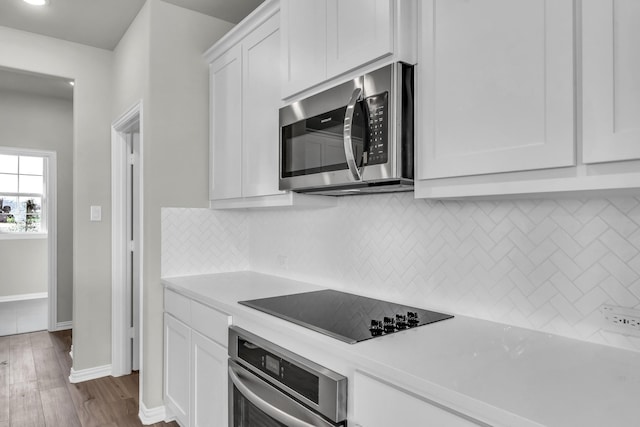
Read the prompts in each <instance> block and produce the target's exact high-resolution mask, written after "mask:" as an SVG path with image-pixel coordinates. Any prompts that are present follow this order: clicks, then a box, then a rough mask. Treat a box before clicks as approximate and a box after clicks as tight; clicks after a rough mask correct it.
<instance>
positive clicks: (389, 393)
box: [354, 373, 483, 427]
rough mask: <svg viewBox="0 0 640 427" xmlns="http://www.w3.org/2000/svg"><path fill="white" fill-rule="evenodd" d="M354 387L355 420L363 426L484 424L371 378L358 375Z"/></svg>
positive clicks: (455, 426)
mask: <svg viewBox="0 0 640 427" xmlns="http://www.w3.org/2000/svg"><path fill="white" fill-rule="evenodd" d="M354 387H355V393H354V394H355V396H354V409H355V416H354V419H355V425H358V426H360V427H389V426H425V427H428V426H434V427H436V426H447V427H471V426H475V427H477V426H478V425H483V424H478V423H474V422H472V421H470V418H469V419H467V418H465V416H464V415H458V414H457V413H455V412H452V411H448V410H446V409H444V408H441V407H438V406H435V405H434V404H431V403H429V402H427V401H426V400H422V399H419V398H418V397H415V396H413V395H411V394H408V393H405V392H403V391H402V390H400V389H397V388H395V387H393V386H390V385H387V384H384V383H382V382H379V381H377V380H375V379H373V378H371V377H369V376H367V375H363V374H360V373H356V376H355V386H354Z"/></svg>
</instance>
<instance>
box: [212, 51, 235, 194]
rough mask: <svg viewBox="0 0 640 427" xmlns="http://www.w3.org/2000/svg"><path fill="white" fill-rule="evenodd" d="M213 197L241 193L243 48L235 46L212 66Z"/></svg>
mask: <svg viewBox="0 0 640 427" xmlns="http://www.w3.org/2000/svg"><path fill="white" fill-rule="evenodd" d="M209 73H210V90H211V103H210V104H211V111H210V114H211V116H210V117H211V130H210V132H211V149H210V156H211V158H210V160H209V161H210V168H209V174H210V183H209V193H210V194H209V197H210V199H211V200H216V199H228V198H233V197H241V196H242V169H241V168H240V164H241V162H242V50H241V46H240V45H238V46H234V47H233V48H231V49H229V51H227V52H226V53H225V54H223V55H222V56H221V57H219V58H218V59H216V60H215V61H214V62H213V63H212V64H211V66H210V71H209Z"/></svg>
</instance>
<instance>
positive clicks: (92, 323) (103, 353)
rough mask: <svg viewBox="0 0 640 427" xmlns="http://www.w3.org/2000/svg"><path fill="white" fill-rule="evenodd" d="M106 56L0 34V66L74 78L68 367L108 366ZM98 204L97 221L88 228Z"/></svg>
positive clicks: (108, 101) (44, 39)
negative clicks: (70, 355) (70, 348)
mask: <svg viewBox="0 0 640 427" xmlns="http://www.w3.org/2000/svg"><path fill="white" fill-rule="evenodd" d="M112 56H113V53H112V52H110V51H106V50H102V49H96V48H91V47H88V46H84V45H80V44H76V43H71V42H66V41H62V40H58V39H54V38H50V37H44V36H40V35H37V34H33V33H27V32H24V31H18V30H13V29H10V28H6V27H0V66H2V67H8V68H15V69H19V70H27V71H32V72H36V73H42V74H50V75H54V76H59V77H65V78H70V79H74V80H75V81H76V85H75V88H74V102H73V123H74V125H73V150H74V159H73V165H74V166H73V176H74V178H73V187H74V190H73V192H74V197H73V257H74V263H73V322H74V326H73V341H74V353H73V356H74V357H73V366H74V369H75V370H81V369H86V368H92V367H96V366H102V365H106V364H109V363H110V359H111V341H110V339H109V337H110V333H111V322H110V321H111V304H110V301H111V298H110V295H111V293H110V287H111V227H110V224H111V218H110V215H109V212H110V210H111V192H110V185H111V181H110V165H109V162H108V161H106V162H105V161H104V159H109V157H110V148H109V147H110V128H109V123H110V119H111V105H112V101H111V92H112V91H111V61H112ZM91 205H101V206H102V212H103V220H102V222H90V221H89V207H90V206H91Z"/></svg>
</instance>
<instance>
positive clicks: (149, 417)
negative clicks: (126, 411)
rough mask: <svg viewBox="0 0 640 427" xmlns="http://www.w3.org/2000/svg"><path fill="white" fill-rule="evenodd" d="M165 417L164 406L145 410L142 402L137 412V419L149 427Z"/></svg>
mask: <svg viewBox="0 0 640 427" xmlns="http://www.w3.org/2000/svg"><path fill="white" fill-rule="evenodd" d="M166 416H167V410H166V408H165V407H164V406H157V407H155V408H151V409H149V408H147V407H146V406H145V405H144V403H143V402H140V409H139V411H138V418H140V421H141V422H142V424H144V425H150V424H155V423H161V422H163V421H168V420H165V418H166Z"/></svg>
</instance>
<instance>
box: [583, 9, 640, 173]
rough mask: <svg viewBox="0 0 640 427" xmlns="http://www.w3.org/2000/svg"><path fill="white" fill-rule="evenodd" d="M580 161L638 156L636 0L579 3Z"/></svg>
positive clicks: (639, 32) (639, 94)
mask: <svg viewBox="0 0 640 427" xmlns="http://www.w3.org/2000/svg"><path fill="white" fill-rule="evenodd" d="M582 18H583V22H582V32H583V40H582V67H583V71H582V84H583V100H582V101H583V103H582V105H583V130H584V132H583V147H584V150H583V161H584V162H585V163H597V162H607V161H615V160H630V159H639V158H640V48H639V47H638V41H640V25H638V22H640V2H638V1H637V0H616V1H613V0H583V2H582Z"/></svg>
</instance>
